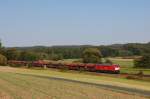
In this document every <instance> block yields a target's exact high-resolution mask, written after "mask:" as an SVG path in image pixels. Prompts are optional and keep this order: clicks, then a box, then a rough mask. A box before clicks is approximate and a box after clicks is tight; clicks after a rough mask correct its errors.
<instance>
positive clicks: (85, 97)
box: [0, 67, 150, 99]
mask: <svg viewBox="0 0 150 99" xmlns="http://www.w3.org/2000/svg"><path fill="white" fill-rule="evenodd" d="M22 74H32V75H36V76H39V77H35V76H32V75H22ZM41 76H43V77H41ZM45 76H48V77H57V78H65V79H71V80H76V81H83V82H90V83H97V84H108V85H109V84H110V85H117V86H124V87H130V88H139V89H143V90H150V83H149V82H142V81H135V80H127V79H120V78H112V77H105V76H92V75H87V74H86V75H85V74H82V73H70V72H60V71H52V70H33V69H23V68H11V67H0V85H1V86H0V99H125V98H124V97H126V99H146V98H144V97H140V96H136V95H129V94H125V93H119V92H115V91H111V90H106V89H103V88H100V87H97V86H91V85H85V84H80V83H74V82H67V81H59V80H54V79H47V78H44V77H45Z"/></svg>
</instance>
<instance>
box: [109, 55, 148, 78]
mask: <svg viewBox="0 0 150 99" xmlns="http://www.w3.org/2000/svg"><path fill="white" fill-rule="evenodd" d="M109 59H110V60H111V61H112V62H113V63H114V64H119V65H120V67H121V73H130V74H137V73H139V72H140V71H143V73H144V74H146V75H150V69H144V68H134V60H133V59H117V58H109Z"/></svg>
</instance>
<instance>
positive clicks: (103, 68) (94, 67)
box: [8, 60, 120, 73]
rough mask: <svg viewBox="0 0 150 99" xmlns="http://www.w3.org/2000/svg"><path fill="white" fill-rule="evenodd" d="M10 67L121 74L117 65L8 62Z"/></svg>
mask: <svg viewBox="0 0 150 99" xmlns="http://www.w3.org/2000/svg"><path fill="white" fill-rule="evenodd" d="M8 64H10V65H12V64H13V65H24V66H26V65H30V66H31V65H32V66H35V67H48V68H61V67H64V66H65V67H66V68H67V69H70V70H85V71H92V72H111V73H120V66H119V65H116V64H113V65H111V64H93V63H88V64H85V63H59V62H56V61H42V60H39V61H33V62H29V61H8Z"/></svg>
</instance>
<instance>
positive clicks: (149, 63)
mask: <svg viewBox="0 0 150 99" xmlns="http://www.w3.org/2000/svg"><path fill="white" fill-rule="evenodd" d="M134 65H135V67H140V68H150V54H145V55H143V56H142V58H141V59H136V60H135V61H134Z"/></svg>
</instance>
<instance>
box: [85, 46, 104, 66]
mask: <svg viewBox="0 0 150 99" xmlns="http://www.w3.org/2000/svg"><path fill="white" fill-rule="evenodd" d="M82 58H83V62H84V63H101V62H102V61H101V58H102V54H101V52H100V51H99V50H98V49H97V48H87V49H85V50H84V51H83V56H82Z"/></svg>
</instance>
